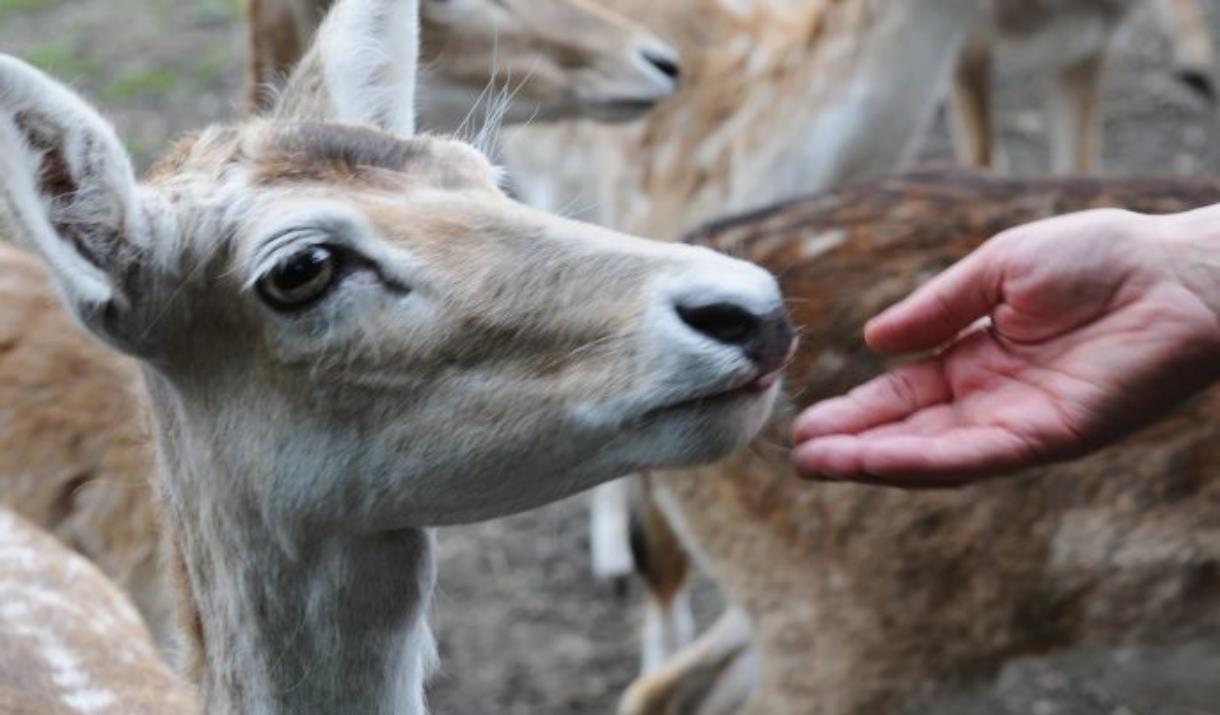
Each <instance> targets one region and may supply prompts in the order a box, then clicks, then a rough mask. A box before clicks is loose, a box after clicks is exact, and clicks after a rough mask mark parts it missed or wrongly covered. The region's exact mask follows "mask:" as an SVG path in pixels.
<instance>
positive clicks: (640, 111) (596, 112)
mask: <svg viewBox="0 0 1220 715" xmlns="http://www.w3.org/2000/svg"><path fill="white" fill-rule="evenodd" d="M662 99H663V98H662V97H614V98H610V99H599V100H594V101H590V102H588V103H587V104H588V108H589V113H590V114H591V115H592V116H593V117H595V118H596V119H598V120H600V121H603V122H628V121H631V120H633V119H636V118H638V117H640V116H642V115H644V114H647V113H648V112H649V111H651V110H652V109H654V108H655V107H656V106H657V105H658V104H660V103H661V100H662Z"/></svg>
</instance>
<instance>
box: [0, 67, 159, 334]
mask: <svg viewBox="0 0 1220 715" xmlns="http://www.w3.org/2000/svg"><path fill="white" fill-rule="evenodd" d="M135 187H136V183H135V175H134V172H133V170H132V165H131V160H130V158H129V157H128V156H127V153H126V151H125V150H124V149H123V146H122V144H121V143H120V142H119V140H118V138H117V137H116V136H115V133H114V129H113V128H112V127H111V126H110V124H108V123H107V122H106V121H105V120H104V119H102V118H101V117H100V116H98V114H97V112H95V111H94V110H93V109H92V108H91V107H90V106H89V105H88V104H86V103H85V102H84V101H83V100H81V99H80V98H79V97H77V96H76V95H75V94H74V93H73V92H72V91H71V90H69V89H68V88H66V87H64V86H63V85H61V84H59V83H58V82H56V81H55V80H53V79H51V78H50V77H48V76H46V75H44V74H43V73H42V72H39V71H38V70H36V69H34V68H33V67H30V66H29V65H27V64H25V63H24V62H21V61H20V60H17V59H15V58H13V57H10V56H7V55H0V210H4V211H7V213H8V215H9V217H10V220H11V221H10V222H11V225H12V228H13V231H14V237H15V239H16V241H17V242H18V243H20V244H22V245H24V246H25V247H27V248H29V249H31V250H33V251H34V252H35V253H37V254H38V255H39V256H41V257H42V259H43V261H44V262H45V263H46V265H47V267H48V268H49V269H50V271H51V274H52V276H53V277H54V279H55V282H56V283H57V285H58V287H59V289H60V292H61V294H62V296H63V298H64V300H65V302H66V303H67V304H68V307H69V308H70V309H71V310H72V312H73V313H75V314H76V316H77V317H78V318H79V319H80V320H81V322H83V323H84V324H85V325H86V327H88V328H90V329H91V330H93V332H95V333H97V334H98V335H99V336H100V337H102V338H104V339H106V340H107V341H108V342H110V343H111V344H113V345H115V346H116V347H119V348H120V349H127V350H128V351H132V350H131V348H132V346H131V345H129V344H127V343H128V341H126V340H124V339H123V337H122V336H123V334H124V332H125V331H124V330H123V326H122V324H121V323H122V322H123V316H124V315H125V314H127V313H129V312H130V301H129V296H127V295H125V293H124V290H123V285H122V280H121V279H120V278H119V277H120V276H124V275H127V274H128V272H129V271H128V269H129V267H130V264H131V263H132V259H133V257H134V255H135V251H136V250H137V247H138V246H139V245H141V244H142V243H143V241H144V240H145V236H144V235H143V234H144V232H145V229H144V227H143V218H142V216H141V212H140V210H139V207H138V204H137V198H136V188H135Z"/></svg>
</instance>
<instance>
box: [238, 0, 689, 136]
mask: <svg viewBox="0 0 1220 715" xmlns="http://www.w3.org/2000/svg"><path fill="white" fill-rule="evenodd" d="M333 4H334V0H247V4H246V18H247V21H248V26H249V33H250V63H249V78H248V81H247V86H248V90H247V96H246V100H247V101H246V104H247V109H248V110H250V111H252V112H258V111H265V110H267V109H269V108H270V107H271V106H272V104H273V103H274V101H275V98H276V96H277V94H278V89H277V88H279V87H282V85H283V83H284V79H285V78H287V77H288V75H289V74H290V73H291V72H292V70H293V69H294V68H295V67H296V65H297V63H298V62H299V61H300V60H301V58H302V56H303V55H304V53H305V50H306V48H307V47H308V46H309V42H310V39H311V38H312V37H313V34H314V32H315V31H316V29H317V27H318V24H319V23H320V22H321V21H322V18H323V17H325V16H326V13H327V11H328V10H329V9H330V7H331V6H332V5H333ZM420 12H421V18H420V19H421V37H422V45H421V51H422V60H423V61H422V64H421V74H420V77H419V81H420V84H421V88H420V97H421V101H420V103H419V105H420V106H419V120H420V125H421V127H422V128H424V129H426V130H429V131H439V132H452V131H454V130H455V129H457V128H459V127H461V128H462V129H464V130H465V131H466V132H467V133H468V134H470V135H472V136H473V135H476V134H478V133H479V132H480V131H482V130H483V128H484V125H485V123H490V124H491V125H493V127H494V126H498V125H499V124H501V123H510V124H515V123H520V122H527V121H533V120H547V119H562V118H568V117H579V116H584V117H592V118H594V119H597V120H599V121H626V120H629V119H634V118H636V117H638V116H639V115H640V114H642V113H644V112H646V111H648V110H649V109H651V108H652V107H653V106H654V105H655V104H657V103H658V102H660V101H662V100H664V99H665V98H666V97H668V96H669V95H670V94H672V93H673V91H674V89H675V88H676V87H677V84H678V80H679V75H680V72H681V70H680V66H679V59H678V56H677V53H676V52H675V51H674V50H673V49H672V48H671V47H670V46H669V45H668V44H666V43H664V42H662V41H661V40H660V39H658V38H657V37H656V36H655V35H654V34H652V33H651V32H649V31H648V30H647V29H646V28H645V27H643V26H642V25H640V24H637V23H634V22H631V21H630V20H627V19H626V18H624V17H622V16H620V15H618V14H615V13H612V12H610V11H608V10H606V9H603V8H602V7H601V5H600V3H597V2H593V1H592V0H461V2H444V1H438V0H427V1H426V2H424V3H423V4H422V5H421V8H420Z"/></svg>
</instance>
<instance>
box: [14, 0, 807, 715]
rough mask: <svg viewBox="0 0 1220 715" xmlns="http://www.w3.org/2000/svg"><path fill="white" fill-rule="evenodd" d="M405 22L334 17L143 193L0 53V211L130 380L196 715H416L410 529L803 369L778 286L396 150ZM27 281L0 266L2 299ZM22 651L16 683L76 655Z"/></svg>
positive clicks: (416, 541) (42, 83)
mask: <svg viewBox="0 0 1220 715" xmlns="http://www.w3.org/2000/svg"><path fill="white" fill-rule="evenodd" d="M416 13H417V7H416V3H415V2H414V1H413V0H340V1H339V2H338V3H337V4H336V5H335V7H334V9H333V10H332V12H331V14H330V15H329V17H328V19H327V20H326V22H325V23H324V24H323V26H322V27H321V29H320V30H319V34H318V39H317V41H316V44H315V46H314V48H313V50H311V51H310V53H309V54H308V55H307V56H306V57H305V59H304V60H303V61H302V64H301V67H300V69H299V70H298V72H297V73H296V74H294V76H293V79H292V80H291V81H290V82H289V85H288V87H287V89H286V90H285V93H284V95H283V97H282V98H281V104H280V106H279V107H278V109H277V111H276V112H274V113H273V116H274V120H273V121H270V122H267V121H250V122H245V123H242V124H238V125H235V126H220V127H212V128H209V129H207V130H205V131H203V132H201V133H199V134H197V135H195V136H194V137H192V138H190V139H188V140H186V141H184V142H183V143H182V144H181V145H180V146H179V147H178V148H177V149H176V150H175V151H174V152H173V153H171V154H170V155H169V156H168V157H167V158H166V159H165V160H164V161H163V162H162V163H161V164H160V165H159V166H158V168H157V169H155V170H154V172H153V174H152V177H151V179H150V180H149V181H148V182H147V183H144V184H138V183H136V181H135V179H134V176H133V170H132V167H131V163H130V160H129V159H128V157H127V155H126V153H125V152H124V150H123V148H122V145H121V143H120V142H119V140H118V138H117V137H116V136H115V133H114V131H113V130H112V128H111V127H110V126H109V125H108V124H106V122H105V121H104V120H103V119H101V118H100V117H99V116H98V115H97V113H96V112H95V111H93V110H92V109H91V108H90V107H89V106H88V105H86V104H85V103H84V102H83V101H81V100H80V99H79V98H77V97H76V96H75V95H74V94H72V93H71V92H70V91H69V90H68V89H66V88H65V87H63V86H62V85H60V84H58V83H56V82H54V81H53V80H51V79H49V78H48V77H46V76H45V75H43V74H42V73H40V72H38V71H37V70H35V69H33V68H31V67H29V66H28V65H26V64H24V63H22V62H20V61H18V60H15V59H12V58H8V57H0V197H2V198H3V204H0V205H3V206H4V207H5V208H6V209H7V210H8V212H9V214H10V215H11V217H12V220H13V227H14V232H15V236H16V238H17V240H18V241H19V242H21V243H22V244H23V245H25V246H26V247H28V248H29V249H31V250H32V251H33V252H34V253H35V254H36V255H37V256H38V257H39V259H41V262H42V263H43V264H45V266H46V270H47V278H48V279H49V281H50V282H51V283H53V284H54V285H55V287H56V289H57V292H58V293H59V295H60V297H61V299H62V301H63V303H64V304H65V305H66V306H67V308H68V309H69V310H70V311H71V312H72V314H73V315H74V316H75V317H76V319H77V320H79V321H80V323H81V324H82V325H83V326H84V327H85V328H86V329H88V330H89V331H90V332H92V333H93V334H94V335H96V336H97V337H98V338H100V339H101V340H102V341H103V342H105V343H106V344H107V345H109V346H110V347H111V348H112V349H114V350H117V351H120V352H122V353H124V354H126V355H127V356H128V359H130V360H134V361H135V363H136V364H138V365H139V371H140V374H141V380H142V385H143V387H142V388H141V392H140V394H141V395H146V396H147V404H148V405H149V408H150V411H151V413H152V416H153V420H152V422H153V425H154V431H155V433H156V443H157V447H158V457H159V459H158V461H159V464H160V465H161V467H162V468H161V469H160V470H159V472H160V479H159V485H160V494H161V495H162V496H163V499H164V506H165V520H166V525H167V532H168V536H169V540H170V543H171V545H172V546H171V549H172V554H173V557H174V563H175V564H176V567H177V573H178V576H179V580H178V584H177V585H178V586H179V589H180V594H181V606H182V614H183V616H184V622H185V623H186V624H187V625H188V629H187V633H188V635H189V637H190V641H191V652H192V654H193V656H194V657H193V658H192V667H191V669H190V672H191V675H192V678H193V680H194V681H195V682H196V683H197V684H198V686H199V693H198V700H199V706H198V707H199V712H203V713H208V715H223V714H227V713H234V714H236V713H265V714H267V715H278V714H281V713H282V714H284V715H287V714H289V713H291V714H293V715H305V714H307V713H335V712H344V713H353V714H355V713H402V714H404V715H406V714H409V715H422V713H423V712H424V707H423V679H424V676H425V673H426V672H427V670H428V669H429V667H430V665H431V662H432V660H433V658H434V645H433V641H432V637H431V634H430V632H429V630H428V627H427V624H426V621H425V613H426V609H427V606H428V601H429V597H430V594H431V590H432V587H433V583H434V578H435V569H434V563H433V558H432V539H431V535H430V532H429V531H428V530H427V527H431V526H437V525H442V524H454V523H462V522H469V521H473V520H480V519H486V518H491V517H494V516H497V515H504V514H509V513H514V512H518V511H521V510H524V509H529V508H532V507H536V506H540V505H542V504H545V503H548V502H551V501H554V500H557V499H560V498H563V497H565V496H568V495H570V494H572V493H574V492H576V491H579V490H581V489H586V488H589V487H591V486H593V485H595V484H597V483H599V482H601V481H604V480H606V479H609V478H612V477H614V476H616V475H618V474H622V473H624V472H628V471H631V470H638V469H645V468H655V467H677V466H681V465H690V464H695V463H701V462H707V461H710V460H713V459H717V458H720V457H723V456H724V455H726V454H728V453H730V452H731V451H732V450H734V449H736V448H739V447H741V446H743V445H744V444H746V443H747V442H748V441H749V440H750V439H751V438H752V437H753V436H754V435H755V434H756V433H757V431H758V429H759V428H760V427H761V426H762V425H763V424H764V422H765V421H766V419H767V415H768V414H769V413H770V411H771V408H772V406H773V405H774V401H775V398H776V395H777V392H778V385H777V379H778V374H777V373H778V370H779V369H780V368H781V367H782V365H783V363H784V362H785V360H786V359H787V357H788V356H789V355H790V354H791V350H792V347H793V332H792V328H791V326H790V324H789V322H788V320H787V317H786V315H785V312H784V309H783V304H782V301H781V299H780V295H779V292H778V289H777V286H776V283H775V280H774V279H773V278H772V277H771V276H770V275H769V274H767V273H766V272H765V271H763V270H761V269H759V268H757V267H755V266H751V265H749V264H747V263H744V262H741V261H738V260H735V259H731V258H728V257H725V256H722V255H720V254H717V253H715V252H712V251H708V250H706V249H698V248H693V247H688V246H672V245H663V244H658V243H655V242H649V241H644V240H641V239H635V238H630V237H627V236H624V235H621V234H615V233H612V232H609V231H606V230H603V229H598V228H595V227H592V226H588V225H582V224H578V223H574V222H570V221H566V220H563V219H560V218H556V217H553V216H550V215H547V214H545V213H542V212H539V211H536V210H533V209H530V208H527V207H525V206H522V205H520V204H518V203H516V202H514V201H512V200H511V199H509V198H508V197H507V196H505V195H504V194H503V193H502V192H501V191H500V190H499V188H498V187H497V185H496V182H495V172H494V170H493V167H492V166H491V164H490V163H489V162H488V161H487V160H486V158H485V157H483V156H482V155H481V154H479V153H478V152H477V151H475V150H474V149H472V148H471V147H469V146H467V145H465V144H462V143H459V142H453V141H448V140H442V139H435V138H430V137H414V138H412V136H411V135H412V134H413V131H414V115H413V109H412V108H413V106H414V85H415V83H414V78H415V67H416V48H417V44H416V42H417V34H416V29H417V27H416V18H417V14H416ZM354 46H358V47H363V48H366V49H367V50H368V53H367V54H360V55H356V56H353V55H352V54H351V53H350V52H348V51H346V50H347V49H348V48H351V47H354ZM339 119H341V120H342V122H339V121H337V120H339ZM29 262H30V261H29V259H28V258H27V257H26V256H25V255H24V254H21V253H17V252H12V251H6V252H5V254H4V256H3V260H0V283H4V282H7V281H8V280H11V277H13V276H28V275H29V273H30V266H29ZM523 268H528V270H522V269H523ZM42 289H43V291H45V290H47V281H44V283H43V286H42ZM7 615H11V609H10V610H9V611H8V612H6V616H7ZM7 623H8V621H7V620H6V621H5V624H7ZM52 627H53V626H52ZM63 642H64V643H68V644H71V643H73V642H74V641H67V640H65V641H63ZM5 643H6V645H7V644H9V643H13V644H14V647H16V645H26V644H27V642H26V641H23V640H17V641H11V640H8V639H6V640H5ZM32 650H33V652H30V653H24V654H21V655H20V656H19V657H18V658H16V659H15V660H14V661H12V667H13V668H15V669H17V671H16V672H18V673H31V674H32V673H39V672H45V671H46V669H47V668H48V667H50V668H55V667H61V668H66V666H64V664H65V663H76V664H81V665H82V666H83V665H86V664H87V663H89V662H92V661H90V660H86V659H85V658H82V657H78V656H76V655H74V654H72V653H70V652H69V653H67V654H65V653H64V652H63V651H62V650H44V651H38V649H37V648H33V649H32ZM94 655H96V654H94ZM6 665H7V663H6ZM134 667H135V666H134V665H133V668H134ZM82 677H83V678H88V677H89V675H88V674H83V675H81V676H79V677H74V678H72V679H67V680H70V682H65V680H66V679H63V678H52V680H51V682H47V681H45V680H36V679H33V678H25V679H18V680H17V682H18V685H17V686H16V687H15V688H14V689H12V690H10V691H6V692H3V693H0V702H11V703H15V704H16V708H15V709H16V710H18V711H23V708H24V709H25V711H30V710H33V711H39V707H40V706H39V705H38V704H39V703H45V702H48V701H52V702H54V699H55V698H59V699H61V700H62V698H63V697H64V691H65V690H66V689H69V688H73V687H77V686H79V683H80V680H81V678H82ZM11 680H12V679H9V678H6V679H5V680H4V681H3V682H11ZM116 698H117V696H116ZM93 705H94V708H93V709H94V710H95V711H96V710H100V709H101V705H100V704H99V703H98V702H96V701H95V702H94V703H93ZM107 705H109V703H107ZM123 707H124V706H123V704H122V703H115V706H114V707H113V708H110V711H111V712H126V710H124V709H123ZM164 712H174V707H173V706H171V705H170V704H169V703H167V704H166V707H165V709H164Z"/></svg>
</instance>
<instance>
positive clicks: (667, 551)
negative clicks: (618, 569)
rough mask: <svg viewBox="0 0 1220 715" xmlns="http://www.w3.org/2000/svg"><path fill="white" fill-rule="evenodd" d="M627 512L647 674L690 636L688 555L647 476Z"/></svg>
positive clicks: (692, 630)
mask: <svg viewBox="0 0 1220 715" xmlns="http://www.w3.org/2000/svg"><path fill="white" fill-rule="evenodd" d="M642 483H643V485H644V489H642V490H641V492H640V494H639V498H638V499H637V500H636V504H635V508H634V509H633V511H632V523H631V552H632V554H633V555H634V557H635V568H636V572H637V573H638V574H639V575H640V578H641V580H642V581H643V583H644V589H645V593H646V595H645V598H646V602H645V610H644V628H643V633H642V634H641V658H640V660H641V670H642V672H644V673H650V672H652V671H653V670H655V669H656V668H658V667H660V666H661V664H663V663H665V662H666V661H667V660H669V658H670V657H671V656H672V655H673V654H674V653H675V652H677V651H678V650H679V649H681V648H682V647H683V646H685V645H686V644H688V643H690V642H691V640H692V639H693V638H694V637H695V619H694V615H693V614H692V612H691V605H690V592H689V588H688V581H689V577H690V555H689V554H688V553H687V552H686V549H685V548H684V547H683V545H682V543H681V542H680V541H679V539H678V535H677V534H675V533H674V530H673V528H672V527H671V526H670V523H669V520H668V519H667V518H666V517H665V514H664V513H662V511H661V509H660V507H659V506H658V505H657V503H656V501H655V500H654V499H653V498H652V492H651V489H650V488H649V485H648V481H647V478H646V477H645V478H642Z"/></svg>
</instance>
